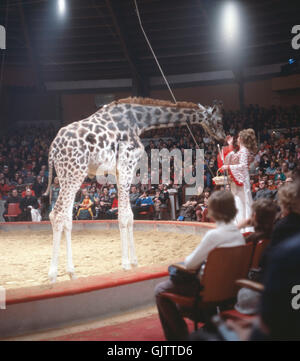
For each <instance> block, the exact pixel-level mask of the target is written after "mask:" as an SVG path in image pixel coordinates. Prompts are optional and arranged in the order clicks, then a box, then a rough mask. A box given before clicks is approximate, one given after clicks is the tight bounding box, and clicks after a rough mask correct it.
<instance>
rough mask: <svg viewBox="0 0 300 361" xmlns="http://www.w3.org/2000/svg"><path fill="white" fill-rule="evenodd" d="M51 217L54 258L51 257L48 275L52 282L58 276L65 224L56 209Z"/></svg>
mask: <svg viewBox="0 0 300 361" xmlns="http://www.w3.org/2000/svg"><path fill="white" fill-rule="evenodd" d="M49 218H50V221H51V224H52V229H53V248H52V259H51V264H50V269H49V273H48V277H49V279H50V282H51V283H55V282H56V278H57V267H58V255H59V247H60V240H61V235H62V230H63V224H62V222H61V219H60V217H59V215H58V214H57V213H55V211H52V212H51V213H50V215H49Z"/></svg>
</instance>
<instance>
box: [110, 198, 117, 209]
mask: <svg viewBox="0 0 300 361" xmlns="http://www.w3.org/2000/svg"><path fill="white" fill-rule="evenodd" d="M111 208H118V198H114V200H113V202H112V205H111Z"/></svg>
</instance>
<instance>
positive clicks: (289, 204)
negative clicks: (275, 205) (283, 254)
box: [271, 181, 300, 247]
mask: <svg viewBox="0 0 300 361" xmlns="http://www.w3.org/2000/svg"><path fill="white" fill-rule="evenodd" d="M278 202H279V205H280V208H281V219H280V220H279V221H278V222H277V223H276V225H275V227H274V231H273V234H272V239H271V246H272V247H274V246H277V245H278V244H279V243H281V242H283V241H284V240H285V239H287V238H290V237H292V236H294V235H295V234H296V233H299V232H300V182H299V181H295V182H292V183H288V184H285V185H283V186H282V187H281V188H280V189H279V191H278Z"/></svg>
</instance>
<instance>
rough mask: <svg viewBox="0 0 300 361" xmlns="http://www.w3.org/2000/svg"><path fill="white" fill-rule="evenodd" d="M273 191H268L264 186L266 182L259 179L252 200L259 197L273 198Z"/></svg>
mask: <svg viewBox="0 0 300 361" xmlns="http://www.w3.org/2000/svg"><path fill="white" fill-rule="evenodd" d="M273 196H274V192H273V191H270V190H269V189H268V188H267V187H266V182H265V181H264V180H260V181H259V190H258V191H257V192H256V194H255V197H254V200H258V199H260V198H273Z"/></svg>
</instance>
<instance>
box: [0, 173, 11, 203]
mask: <svg viewBox="0 0 300 361" xmlns="http://www.w3.org/2000/svg"><path fill="white" fill-rule="evenodd" d="M9 191H10V186H9V185H8V184H7V181H6V179H5V178H2V179H1V180H0V199H3V200H6V199H7V198H8V193H9Z"/></svg>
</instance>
